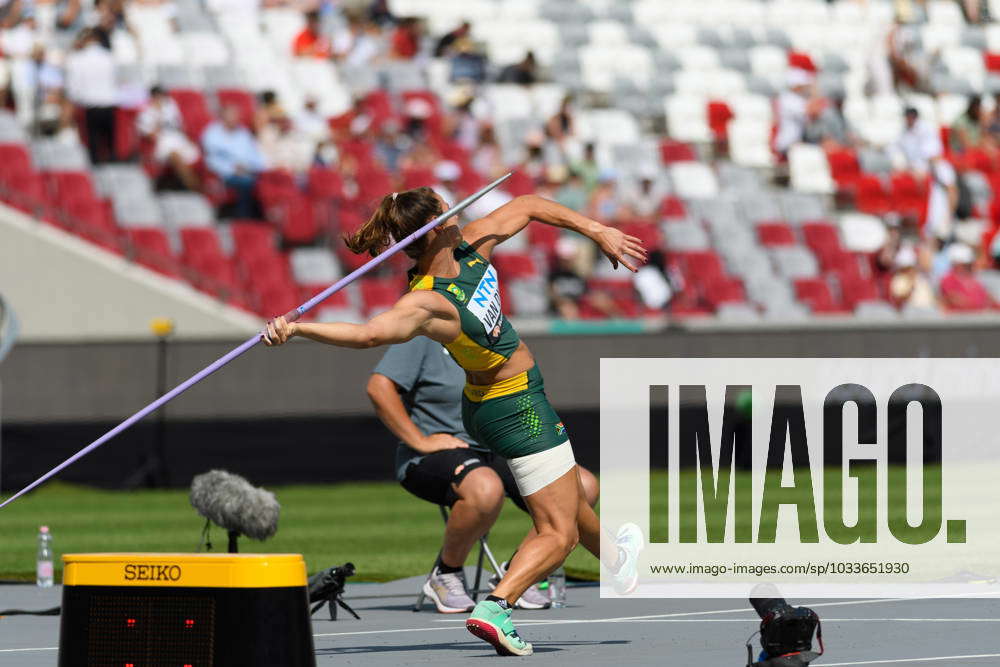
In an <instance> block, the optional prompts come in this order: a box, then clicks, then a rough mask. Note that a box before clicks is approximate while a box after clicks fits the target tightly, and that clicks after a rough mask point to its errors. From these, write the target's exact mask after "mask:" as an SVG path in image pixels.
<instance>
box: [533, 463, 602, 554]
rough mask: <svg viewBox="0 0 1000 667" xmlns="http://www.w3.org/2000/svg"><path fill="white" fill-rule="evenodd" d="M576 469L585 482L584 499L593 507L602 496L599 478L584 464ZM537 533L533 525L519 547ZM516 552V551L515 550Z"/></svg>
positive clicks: (581, 538)
mask: <svg viewBox="0 0 1000 667" xmlns="http://www.w3.org/2000/svg"><path fill="white" fill-rule="evenodd" d="M576 469H577V470H578V471H579V473H580V481H581V482H582V484H583V486H582V487H581V494H582V497H583V500H584V502H586V503H587V504H588V505H590V506H591V507H593V506H595V505H596V504H597V498H598V496H600V493H601V486H600V483H599V482H598V481H597V478H596V477H594V473H592V472H590V471H589V470H587V469H586V468H584V467H583V466H577V467H576ZM537 534H538V533H537V532H536V531H535V527H534V526H532V527H531V528H530V529H529V530H528V534H527V535H525V536H524V539H523V540H521V544H520V545H518V547H517V548H518V549H520V548H521V547H523V546H524V545H525V544H527V543H528V540H530V539H531V538H532V537H534V536H535V535H537ZM580 542H581V543H582V542H583V535H582V534H581V535H580ZM515 553H516V551H515Z"/></svg>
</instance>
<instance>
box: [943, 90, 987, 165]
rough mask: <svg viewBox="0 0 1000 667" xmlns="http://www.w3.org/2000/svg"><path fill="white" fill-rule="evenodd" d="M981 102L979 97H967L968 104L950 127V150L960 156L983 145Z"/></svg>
mask: <svg viewBox="0 0 1000 667" xmlns="http://www.w3.org/2000/svg"><path fill="white" fill-rule="evenodd" d="M983 120H984V119H983V101H982V98H980V97H979V95H972V96H971V97H969V104H968V106H966V108H965V112H964V113H962V115H960V116H959V117H958V118H956V119H955V122H954V123H952V125H951V135H950V137H949V140H950V143H951V150H952V151H954V152H955V153H958V154H962V153H965V152H966V151H969V150H975V149H978V148H981V147H982V144H983Z"/></svg>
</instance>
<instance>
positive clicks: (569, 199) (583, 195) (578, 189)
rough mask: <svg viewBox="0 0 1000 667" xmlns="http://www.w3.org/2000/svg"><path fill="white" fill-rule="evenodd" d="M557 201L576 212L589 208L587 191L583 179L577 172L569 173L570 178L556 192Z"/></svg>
mask: <svg viewBox="0 0 1000 667" xmlns="http://www.w3.org/2000/svg"><path fill="white" fill-rule="evenodd" d="M555 199H556V201H557V202H559V203H560V204H562V205H563V206H565V207H567V208H571V209H573V210H574V211H582V210H583V209H585V208H586V207H587V189H586V188H585V187H584V186H583V179H582V178H580V174H577V173H576V172H572V171H571V172H569V175H568V177H567V178H566V179H565V181H564V182H563V183H562V185H561V186H560V187H559V189H558V190H556V197H555Z"/></svg>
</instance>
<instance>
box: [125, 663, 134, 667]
mask: <svg viewBox="0 0 1000 667" xmlns="http://www.w3.org/2000/svg"><path fill="white" fill-rule="evenodd" d="M125 667H135V665H133V664H132V663H131V662H126V663H125Z"/></svg>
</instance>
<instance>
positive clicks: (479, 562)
mask: <svg viewBox="0 0 1000 667" xmlns="http://www.w3.org/2000/svg"><path fill="white" fill-rule="evenodd" d="M438 509H440V510H441V518H442V519H443V520H444V522H445V525H447V523H448V508H447V507H445V506H444V505H439V506H438ZM488 537H489V533H486V534H485V535H483V536H482V537H480V538H479V557H478V558H477V559H476V580H475V584H474V585H473V587H472V589H471V590H470V591H469V593H470V594H471V595H472V601H473V602H477V601H478V600H479V594H480V593H489V592H490V589H488V588H480V587H479V585H480V584H481V583H482V578H483V560H484V559H489V564H490V567H491V568H493V571H494V572H495V573H496V574H497V575H498V576H500V577H503V575H504V569H503V568H502V567H500V564H499V563H498V562H497V559H496V558H494V557H493V552H492V551H490V545H489V544H487V542H486V540H487V538H488ZM440 558H441V552H440V551H439V552H438V557H437V558H436V559H435V560H434V565H432V566H431V571H430V572H428V573H427V578H428V579H430V578H431V576H432V575H433V574H434V568H435V567H437V564H438V561H439V560H440ZM462 574H463V578H464V574H465V571H464V568H463V571H462ZM426 599H427V594H426V593H424V587H423V585H421V586H420V594H419V595H417V601H416V602H414V603H413V611H420V610H421V609H423V606H424V601H425V600H426Z"/></svg>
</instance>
